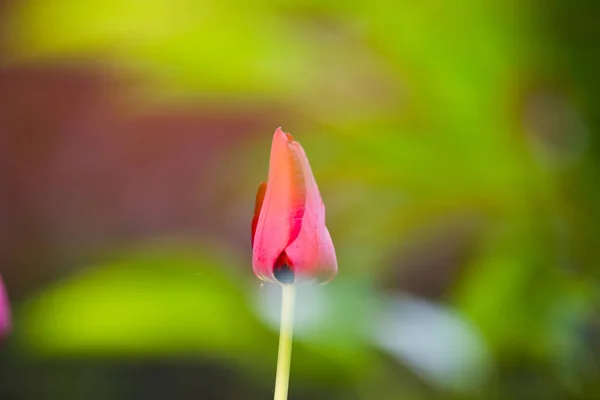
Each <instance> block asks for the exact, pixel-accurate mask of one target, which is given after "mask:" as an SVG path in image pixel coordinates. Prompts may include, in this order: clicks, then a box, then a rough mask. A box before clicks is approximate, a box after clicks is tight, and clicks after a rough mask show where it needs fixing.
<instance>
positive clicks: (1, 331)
mask: <svg viewBox="0 0 600 400" xmlns="http://www.w3.org/2000/svg"><path fill="white" fill-rule="evenodd" d="M10 327H11V313H10V305H9V303H8V295H7V294H6V290H5V289H4V284H3V283H2V277H1V276H0V339H1V338H2V337H3V336H5V335H6V334H8V332H9V331H10Z"/></svg>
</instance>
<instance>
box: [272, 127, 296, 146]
mask: <svg viewBox="0 0 600 400" xmlns="http://www.w3.org/2000/svg"><path fill="white" fill-rule="evenodd" d="M275 135H276V136H277V135H279V136H280V137H281V138H282V139H284V138H285V140H286V141H287V142H288V143H292V142H293V141H294V137H293V136H292V135H291V134H290V133H287V132H284V131H283V129H281V127H278V128H277V129H276V130H275Z"/></svg>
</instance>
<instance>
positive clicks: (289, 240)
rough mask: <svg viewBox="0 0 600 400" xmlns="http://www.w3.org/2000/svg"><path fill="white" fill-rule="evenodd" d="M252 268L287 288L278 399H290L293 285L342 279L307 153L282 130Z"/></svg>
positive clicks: (259, 216) (257, 222) (262, 202)
mask: <svg viewBox="0 0 600 400" xmlns="http://www.w3.org/2000/svg"><path fill="white" fill-rule="evenodd" d="M252 267H253V269H254V273H255V274H256V276H257V277H258V278H260V279H262V280H264V281H267V282H271V283H276V284H280V285H281V286H282V305H281V328H280V331H279V351H278V357H277V374H276V378H275V392H274V393H275V395H274V396H275V397H274V399H275V400H285V399H287V393H288V383H289V374H290V361H291V355H292V333H293V319H294V301H295V293H294V285H293V283H296V282H307V281H316V282H320V283H327V282H329V281H331V280H332V279H333V278H334V277H335V275H336V274H337V260H336V256H335V249H334V248H333V242H332V241H331V236H330V235H329V231H328V230H327V227H326V226H325V206H324V205H323V200H321V195H320V193H319V188H318V187H317V183H316V181H315V178H314V176H313V174H312V170H311V168H310V164H309V163H308V158H306V153H305V152H304V149H303V148H302V146H300V143H298V142H296V141H295V140H294V138H293V137H292V135H290V134H289V133H284V132H283V131H282V130H281V128H277V130H276V131H275V134H274V135H273V142H272V144H271V158H270V161H269V177H268V181H267V183H261V184H260V186H259V187H258V193H257V194H256V205H255V207H254V218H253V220H252Z"/></svg>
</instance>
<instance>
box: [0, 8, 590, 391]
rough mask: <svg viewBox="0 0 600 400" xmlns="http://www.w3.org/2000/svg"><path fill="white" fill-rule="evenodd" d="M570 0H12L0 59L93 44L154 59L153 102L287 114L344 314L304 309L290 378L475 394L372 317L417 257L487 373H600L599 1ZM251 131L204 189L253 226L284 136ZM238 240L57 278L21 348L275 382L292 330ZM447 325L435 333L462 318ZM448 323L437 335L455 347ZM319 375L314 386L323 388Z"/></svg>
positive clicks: (521, 376) (22, 62) (564, 382)
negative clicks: (313, 189)
mask: <svg viewBox="0 0 600 400" xmlns="http://www.w3.org/2000/svg"><path fill="white" fill-rule="evenodd" d="M569 4H570V3H569ZM574 4H578V5H581V8H580V9H578V8H577V7H575V6H570V5H568V4H567V2H565V1H561V0H558V1H553V2H550V3H549V4H546V3H544V4H542V3H541V2H521V3H519V2H510V1H509V2H504V1H494V0H492V1H486V2H477V1H466V2H461V3H450V2H439V1H433V0H430V1H424V2H391V1H387V0H375V1H370V2H366V1H357V0H352V1H346V2H328V3H327V2H316V1H310V0H307V1H302V0H298V1H291V0H269V1H266V0H265V1H254V2H245V1H232V0H228V1H222V2H216V1H183V0H170V1H162V0H153V1H149V0H148V1H137V0H125V1H118V2H107V1H99V0H90V1H87V2H70V1H64V0H36V1H26V2H12V3H9V4H8V6H7V7H6V12H5V14H4V17H3V23H2V25H1V28H0V29H1V34H2V38H3V41H2V43H3V47H2V49H3V55H2V58H1V59H0V66H2V67H4V68H18V67H19V66H31V65H34V66H44V65H51V64H52V63H61V62H62V63H65V62H66V63H71V64H73V65H77V63H78V62H83V61H85V62H94V63H98V64H99V65H102V66H103V67H105V68H106V69H107V70H109V71H113V72H115V73H117V74H123V75H128V76H134V77H136V79H137V80H138V81H139V82H140V83H139V84H138V85H137V86H135V89H136V90H135V95H134V96H132V97H133V99H131V98H128V101H129V102H131V103H134V104H135V105H136V106H140V105H142V106H148V107H149V109H150V110H160V109H161V107H165V104H167V105H168V104H172V103H175V104H179V102H186V101H189V102H191V103H193V104H197V105H198V107H200V108H202V107H204V108H206V109H208V110H212V109H213V108H218V109H220V108H225V109H227V108H228V107H229V106H231V107H234V106H235V107H240V105H241V106H242V107H247V108H249V109H252V108H253V107H259V108H261V107H264V108H267V109H269V108H273V109H275V110H283V112H282V115H284V116H285V117H282V120H281V121H280V122H279V123H280V124H282V125H283V128H284V130H286V131H290V132H292V133H293V134H294V135H295V137H296V138H297V139H298V140H299V141H300V142H301V143H302V144H303V146H304V148H305V149H306V152H307V154H308V155H309V157H310V159H311V163H312V166H313V170H314V171H315V174H316V177H317V180H318V182H319V185H320V188H321V191H322V194H323V197H324V199H325V203H326V205H327V207H328V208H327V210H328V225H329V227H330V231H331V233H332V236H333V238H334V242H335V244H336V249H337V252H338V258H339V264H340V276H339V279H338V281H336V282H335V283H333V284H332V285H331V286H330V287H327V288H325V289H324V290H325V291H326V292H328V293H329V300H328V301H329V303H328V307H330V308H326V307H325V305H318V304H317V305H312V306H311V307H313V308H315V309H318V308H319V307H323V309H325V310H326V311H323V312H324V314H323V315H325V317H324V316H323V315H321V316H320V317H319V316H318V315H316V316H314V315H313V316H312V317H309V319H310V318H320V319H318V320H319V321H320V322H319V324H321V326H322V327H321V331H320V332H318V334H312V335H307V336H303V335H302V334H300V335H299V336H298V343H297V345H296V347H295V350H294V351H295V354H294V361H293V362H294V366H293V372H292V374H293V378H292V392H293V391H294V390H295V389H294V387H295V386H294V385H295V384H296V383H295V382H294V379H295V378H294V377H296V378H297V379H299V380H302V382H301V383H302V384H299V385H298V386H297V387H298V390H310V388H315V387H320V386H319V385H320V384H323V386H325V387H327V390H331V392H328V391H324V392H322V396H323V398H325V397H327V398H332V397H333V398H361V399H362V398H364V399H373V398H378V399H387V398H389V399H395V398H397V396H398V395H397V393H403V398H407V399H408V398H414V399H421V398H434V397H435V396H436V390H438V389H441V390H444V393H445V394H447V395H448V396H467V397H468V396H472V397H478V396H479V395H481V393H480V392H479V390H480V389H481V385H482V383H481V382H479V381H477V382H476V379H475V377H474V376H471V375H468V374H467V373H466V372H465V374H466V375H462V376H458V377H456V374H454V375H452V376H453V377H454V378H453V379H455V378H456V379H458V380H464V381H467V384H461V385H454V386H453V385H450V386H446V385H445V383H444V382H441V381H436V380H435V376H436V375H435V374H433V375H431V376H434V378H433V380H431V379H430V380H428V378H427V376H425V377H423V376H422V375H421V374H419V368H420V367H421V364H419V365H417V367H415V364H411V362H413V361H414V360H411V359H408V358H407V357H406V354H405V353H401V354H395V353H394V352H393V351H390V350H389V348H387V347H385V346H383V345H382V343H380V342H379V341H378V339H377V337H378V336H377V335H373V334H372V333H373V332H372V330H371V329H370V328H371V327H373V326H379V325H378V323H379V320H378V318H379V314H378V312H379V311H380V310H382V309H387V307H386V306H385V305H389V299H388V297H386V295H385V294H386V293H387V292H398V291H399V292H410V291H411V290H410V287H408V285H407V284H406V282H407V281H408V280H409V279H408V278H409V277H411V276H417V277H418V279H419V280H420V281H424V282H426V283H425V285H427V284H429V285H434V284H436V285H439V286H440V287H441V289H440V292H441V293H440V295H439V297H438V298H432V299H426V300H427V301H429V302H430V305H431V307H433V308H435V309H437V310H438V312H439V313H440V315H454V314H452V313H453V312H455V313H456V314H457V315H459V316H460V318H462V322H463V323H465V324H467V323H468V326H469V327H470V328H468V329H469V332H470V334H472V335H473V337H476V338H477V340H478V342H477V343H478V344H477V345H478V346H481V347H482V348H485V349H486V351H489V353H490V358H489V359H487V358H485V359H481V360H479V361H477V362H480V363H487V364H486V365H483V364H482V365H480V366H479V367H480V368H481V369H482V370H485V371H488V370H489V371H492V372H490V375H491V376H489V377H486V378H485V379H487V380H488V381H487V382H488V383H489V385H490V387H492V388H493V391H494V393H496V394H497V396H498V398H527V397H528V396H529V397H531V396H533V397H532V398H557V399H558V398H568V397H569V396H576V397H580V398H592V397H593V396H595V393H598V390H600V388H598V383H597V381H598V379H597V377H598V376H600V364H599V361H598V360H599V357H598V353H600V351H598V349H599V348H600V327H599V326H598V322H597V319H598V311H597V310H598V296H599V293H598V289H597V287H598V267H599V263H600V257H599V256H598V251H597V248H598V244H599V242H598V236H599V234H600V231H599V229H600V228H599V227H598V226H599V225H598V223H597V222H598V220H599V219H600V192H599V190H600V186H598V184H597V182H598V178H600V177H599V176H598V171H600V168H599V165H598V155H599V154H598V152H599V150H600V146H599V143H598V139H597V134H596V132H597V130H598V129H599V127H600V110H598V106H597V104H600V102H599V100H600V99H599V96H598V94H599V93H600V79H598V77H597V72H596V71H598V70H599V69H600V55H599V53H598V52H597V51H596V47H597V46H594V44H597V40H595V39H597V38H598V35H600V28H599V27H598V24H595V23H594V22H595V21H597V19H598V15H600V13H599V10H598V6H595V5H594V3H593V2H588V3H586V2H583V1H577V2H575V3H574ZM128 94H130V93H128ZM0 96H1V94H0ZM284 118H285V120H283V119H284ZM273 128H275V127H273ZM252 133H253V134H254V135H255V136H254V137H253V138H252V140H244V141H237V140H231V141H230V143H228V147H227V150H226V151H224V152H223V153H219V154H218V156H216V158H215V160H216V161H214V164H211V165H210V168H212V169H214V175H215V177H214V181H215V182H212V181H211V182H208V183H207V186H206V187H205V188H203V191H202V196H203V197H208V198H214V199H217V200H214V203H215V205H216V206H218V207H219V208H217V207H216V208H217V209H216V210H215V211H214V213H220V215H223V219H224V220H225V222H227V221H229V220H228V219H227V218H230V217H225V215H229V214H231V215H234V216H240V215H242V216H244V217H243V218H245V217H246V216H247V221H246V220H243V218H241V219H240V220H239V221H238V220H236V221H235V222H232V226H233V228H232V229H233V230H234V231H236V233H237V232H241V231H243V232H245V229H247V226H246V225H247V224H248V223H249V220H250V218H251V216H250V213H251V207H252V201H253V200H252V199H253V195H254V193H253V190H255V187H256V184H257V183H258V181H259V180H260V179H261V178H264V175H265V174H266V163H267V154H268V145H269V139H270V135H269V134H268V133H270V132H252ZM203 134H210V132H209V133H203ZM221 139H222V140H224V141H227V138H221ZM221 200H223V201H222V202H221ZM216 203H219V204H216ZM208 204H213V203H210V202H209V203H208ZM175 206H176V205H175ZM246 209H247V215H246V213H245V211H240V210H246ZM231 219H235V217H231ZM463 231H464V232H466V233H465V234H464V235H463V236H461V234H460V233H461V232H463ZM464 232H463V233H464ZM233 236H236V235H235V234H232V235H231V237H224V238H220V239H219V240H221V242H222V243H221V244H222V247H220V248H216V249H215V248H211V246H210V245H209V246H204V247H202V246H199V248H197V249H194V250H193V251H190V250H189V248H188V247H186V246H183V247H178V246H175V247H174V248H168V249H167V250H159V249H157V248H155V247H154V246H153V245H150V246H141V248H140V250H139V251H136V252H133V254H126V255H118V256H115V255H113V254H111V256H110V257H109V258H111V259H112V260H113V261H109V262H106V263H100V264H98V265H95V266H94V267H93V268H89V269H83V270H81V271H78V272H77V273H73V274H71V275H70V276H69V277H67V278H64V279H61V280H57V281H54V282H52V283H51V285H50V286H49V287H47V288H45V289H40V291H39V292H38V293H36V294H33V295H31V296H29V297H28V298H26V299H24V300H23V301H22V302H21V304H18V305H17V314H16V315H17V328H16V331H15V335H14V338H13V340H12V341H11V343H15V345H14V346H11V347H10V348H11V349H15V348H18V349H21V350H23V349H24V350H25V351H26V352H27V353H28V354H35V355H38V356H39V355H46V356H48V355H52V356H59V357H60V356H67V355H69V356H76V355H85V356H92V357H98V356H103V357H104V356H109V357H113V358H117V359H119V357H124V356H127V357H134V358H135V357H148V356H151V357H167V356H181V355H184V354H186V355H187V354H196V355H202V356H210V357H213V359H214V360H221V361H213V362H215V363H218V362H223V361H222V360H227V359H229V360H235V362H237V363H239V364H240V365H239V368H240V370H242V371H244V373H247V374H250V375H253V374H254V375H256V376H257V380H259V381H261V384H260V385H263V386H265V387H267V388H268V387H269V385H270V384H269V382H268V380H269V379H271V372H272V367H273V363H274V360H275V350H276V349H275V344H276V333H275V330H274V328H273V329H270V328H269V324H268V323H267V321H266V320H265V319H264V318H263V317H264V316H261V307H258V306H256V304H255V301H256V299H255V296H256V293H254V291H253V290H254V289H257V286H258V283H257V282H255V281H253V280H252V278H253V277H251V276H249V275H250V274H251V272H250V271H251V269H250V266H249V263H250V261H249V260H250V258H249V256H248V251H247V249H246V248H243V249H242V248H241V247H240V246H238V245H237V243H236V242H235V240H234V239H232V237H233ZM236 237H237V236H236ZM464 242H468V243H464ZM465 249H468V250H465ZM412 253H416V254H417V255H416V256H415V258H416V261H414V262H409V261H407V259H406V258H404V257H405V256H406V255H407V254H412ZM432 254H437V255H438V256H439V257H438V259H433V261H431V255H432ZM447 254H454V255H456V257H454V258H452V257H449V256H448V257H446V256H444V255H447ZM246 260H247V261H246ZM246 264H248V265H246ZM442 274H443V275H442ZM440 276H442V277H441V278H440ZM440 280H441V281H442V282H441V283H436V282H437V281H440ZM9 289H10V288H9ZM259 293H260V290H259ZM412 294H413V295H414V296H416V297H427V296H425V295H423V293H419V292H418V291H417V292H416V293H412ZM259 297H260V296H259ZM269 301H270V302H271V303H272V304H275V305H277V299H271V300H269ZM253 304H254V306H253ZM259 304H261V303H260V302H259ZM311 304H312V303H311ZM438 307H439V308H438ZM443 307H447V309H446V308H443ZM262 308H264V307H262ZM388 317H389V316H388V315H386V318H388ZM448 318H449V317H448ZM410 321H411V322H410V323H411V324H413V323H414V324H416V325H419V324H421V323H423V321H424V320H423V321H422V320H419V318H416V319H415V320H414V321H413V320H410ZM432 321H433V322H431V321H429V322H431V324H432V325H431V326H430V325H423V327H424V328H423V329H425V328H427V327H429V328H430V329H435V331H436V332H438V331H439V332H446V331H445V329H450V328H449V325H447V321H446V320H445V319H443V318H438V319H436V318H434V319H432ZM429 322H428V323H429ZM419 326H420V325H419ZM461 326H462V325H461ZM465 326H467V325H465ZM271 328H272V327H271ZM399 329H400V330H401V329H402V328H401V327H400V328H399ZM464 329H467V328H464ZM426 331H427V330H425V331H424V332H426ZM400 333H401V332H389V335H392V336H394V335H398V337H400ZM417 336H418V335H417ZM386 337H387V336H386ZM446 339H447V338H446ZM446 339H445V338H444V337H443V335H442V334H440V337H439V338H438V340H439V341H440V342H441V343H454V342H451V341H447V342H446V341H444V340H446ZM411 340H415V338H413V339H411ZM458 343H461V342H458ZM473 346H475V344H473ZM425 347H427V346H425ZM432 347H434V346H432ZM473 348H475V347H473ZM462 351H464V352H465V354H466V353H468V352H469V345H465V348H464V349H462ZM434 356H437V357H439V359H440V364H441V363H442V362H443V361H444V360H446V361H448V360H458V361H456V362H457V363H458V364H449V365H450V367H449V368H450V369H451V370H454V371H457V370H458V371H462V369H461V368H462V367H461V365H459V364H460V358H457V359H455V358H452V357H450V358H445V357H446V355H445V353H444V352H441V353H440V354H437V353H436V354H434ZM15 357H16V356H15ZM453 362H455V361H453ZM475 367H477V365H476V366H475ZM404 368H407V369H408V371H407V370H405V369H404ZM440 368H441V367H440ZM444 371H445V370H443V369H442V372H444ZM425 375H426V374H425ZM240 379H241V378H240ZM471 380H472V382H471ZM469 382H471V383H472V384H469ZM523 382H525V383H523ZM225 386H226V385H225ZM307 388H308V389H307ZM332 388H333V389H332ZM457 388H460V389H457ZM465 388H466V390H465ZM375 391H380V392H381V394H378V395H377V396H376V397H374V394H373V393H374V392H375ZM299 393H301V392H299ZM307 393H308V392H306V393H304V394H305V395H306V396H307V397H298V398H321V397H318V396H319V395H316V397H310V396H313V395H310V396H309V395H308V394H307ZM267 395H268V390H267ZM336 396H337V397H336ZM252 398H254V397H252ZM257 398H258V397H257ZM481 398H487V397H486V396H485V395H482V397H481ZM571 398H572V397H571Z"/></svg>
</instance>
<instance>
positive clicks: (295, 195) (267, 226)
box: [252, 128, 306, 281]
mask: <svg viewBox="0 0 600 400" xmlns="http://www.w3.org/2000/svg"><path fill="white" fill-rule="evenodd" d="M294 143H296V142H294V141H293V138H292V137H291V135H289V134H285V133H284V132H283V131H282V130H281V128H278V129H277V130H276V131H275V134H274V136H273V142H272V145H271V158H270V161H269V178H268V185H267V188H266V192H265V196H264V201H263V204H262V207H261V211H260V213H259V214H260V215H259V217H258V222H257V225H256V231H255V235H254V245H253V260H252V264H253V268H254V272H255V274H256V275H258V276H260V277H262V278H263V279H267V280H271V281H276V280H275V279H274V277H273V268H274V265H275V261H276V260H277V259H278V258H279V256H280V255H281V253H282V252H283V251H284V250H285V248H286V247H287V246H288V245H289V244H290V243H292V242H293V241H294V240H296V238H297V237H298V235H299V233H300V230H301V225H302V218H303V216H304V208H305V203H306V184H305V177H304V174H303V169H302V164H301V161H300V160H299V159H298V154H297V152H296V151H294V150H293V146H294Z"/></svg>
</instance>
